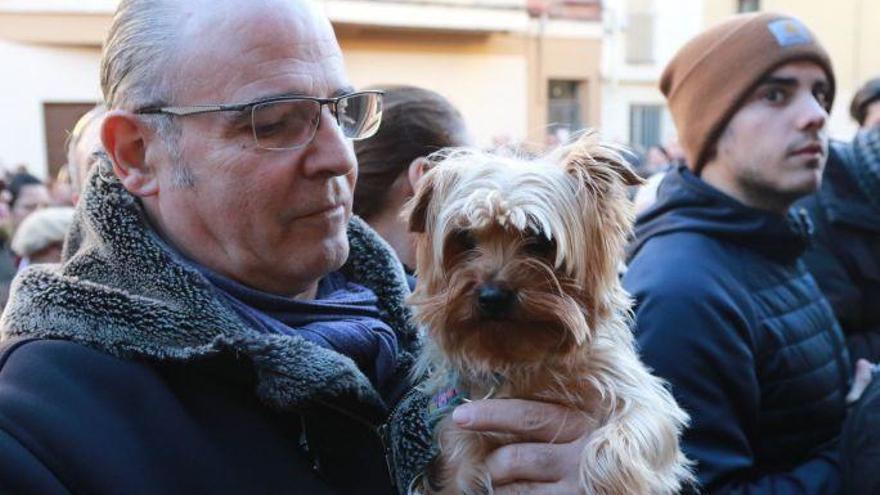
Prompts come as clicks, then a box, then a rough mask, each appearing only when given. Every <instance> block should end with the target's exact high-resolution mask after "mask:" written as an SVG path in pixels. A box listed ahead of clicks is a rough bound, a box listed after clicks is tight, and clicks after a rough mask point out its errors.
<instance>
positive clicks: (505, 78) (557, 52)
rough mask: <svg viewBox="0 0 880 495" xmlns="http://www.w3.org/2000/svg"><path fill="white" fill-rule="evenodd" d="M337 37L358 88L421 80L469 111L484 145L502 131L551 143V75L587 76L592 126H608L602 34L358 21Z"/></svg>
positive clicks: (585, 110)
mask: <svg viewBox="0 0 880 495" xmlns="http://www.w3.org/2000/svg"><path fill="white" fill-rule="evenodd" d="M337 35H338V37H339V40H340V45H341V46H342V50H343V53H344V55H345V59H346V64H347V68H348V72H349V76H350V77H351V78H352V80H353V82H354V83H355V85H357V86H361V85H368V84H378V83H392V84H414V85H418V86H423V87H426V88H429V89H432V90H434V91H437V92H438V93H440V94H442V95H444V96H446V97H447V98H449V99H450V101H452V102H453V103H454V104H455V105H456V107H458V108H459V110H461V112H462V114H463V115H464V117H465V119H466V120H467V122H468V124H469V125H470V127H471V131H472V133H473V134H474V137H475V138H476V140H477V143H478V144H480V145H488V144H490V143H491V142H492V141H493V138H495V137H499V136H504V137H508V138H511V139H513V140H517V141H519V140H527V141H530V142H534V143H541V142H543V139H544V133H545V131H546V126H547V94H546V92H547V84H548V80H550V79H571V80H580V81H585V82H586V83H587V84H586V87H585V88H586V90H587V92H588V93H587V95H586V98H585V105H584V107H583V108H582V115H583V116H584V120H585V122H586V123H588V124H589V125H590V126H599V125H600V124H601V122H600V119H601V108H602V107H601V85H600V77H599V64H600V56H601V41H600V40H598V39H589V38H584V37H581V38H574V39H560V38H553V37H548V38H545V39H544V40H543V41H542V42H539V41H538V40H537V38H536V37H533V36H528V35H523V34H500V33H496V34H479V33H448V32H434V33H424V32H415V31H395V30H375V29H365V28H357V27H351V26H342V27H339V28H337ZM539 52H541V53H542V54H543V55H542V56H541V57H539V56H538V53H539Z"/></svg>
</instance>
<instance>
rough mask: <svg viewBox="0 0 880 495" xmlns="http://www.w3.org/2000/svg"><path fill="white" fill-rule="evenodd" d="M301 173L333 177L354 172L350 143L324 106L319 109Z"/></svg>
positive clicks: (353, 158) (352, 150) (354, 164)
mask: <svg viewBox="0 0 880 495" xmlns="http://www.w3.org/2000/svg"><path fill="white" fill-rule="evenodd" d="M304 158H305V164H304V166H303V167H304V168H303V172H304V173H305V175H307V176H322V175H324V176H328V177H335V176H340V175H347V174H349V173H351V172H352V171H354V170H355V167H356V161H355V157H354V149H353V148H352V146H351V142H350V141H349V140H348V138H346V137H345V135H343V134H342V129H340V128H339V125H338V124H337V123H336V117H335V116H334V115H333V113H332V112H331V111H330V109H329V108H327V107H326V106H325V107H324V108H322V109H321V118H320V122H319V123H318V129H317V130H316V131H315V137H314V139H312V142H311V143H309V145H308V146H307V147H306V154H305V157H304Z"/></svg>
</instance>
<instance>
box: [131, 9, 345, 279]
mask: <svg viewBox="0 0 880 495" xmlns="http://www.w3.org/2000/svg"><path fill="white" fill-rule="evenodd" d="M269 3H274V4H275V6H276V7H277V6H281V8H275V9H269V8H267V7H266V5H265V4H263V5H262V7H254V8H245V9H244V12H240V11H241V10H242V9H241V7H240V5H241V4H236V5H239V6H238V7H236V6H235V5H233V4H235V2H218V4H219V5H218V8H217V10H216V12H214V13H213V15H205V17H204V18H203V19H202V20H201V21H199V22H198V23H197V24H195V25H192V26H189V28H190V29H191V31H190V32H189V33H186V34H188V36H186V37H185V38H184V39H188V40H189V43H191V44H190V45H189V47H188V48H187V49H186V50H185V51H184V54H183V56H182V58H181V59H180V60H179V61H178V62H177V64H176V66H177V67H178V68H179V71H178V73H177V74H176V75H175V77H176V78H177V80H180V81H192V83H187V84H182V85H181V86H179V87H180V88H182V90H180V91H178V92H177V94H176V96H175V100H176V101H174V102H173V104H175V105H191V104H205V103H225V104H234V103H244V102H250V101H254V100H257V99H260V98H265V97H270V96H281V95H305V96H316V97H332V96H336V95H338V94H344V93H348V92H351V91H352V88H351V87H350V85H349V83H348V80H347V78H346V75H345V70H344V67H343V62H342V55H341V53H340V50H339V47H338V44H337V42H336V39H335V37H334V35H333V32H332V30H331V29H330V26H329V23H328V22H327V21H326V20H325V19H323V18H321V17H320V16H318V15H316V14H315V13H313V12H311V11H309V10H307V9H306V8H305V7H303V5H302V4H297V5H294V4H293V2H269ZM248 5H250V4H248ZM233 8H234V9H237V10H238V11H239V12H223V10H224V9H233ZM249 116H250V113H249V111H248V112H247V114H246V115H245V116H244V117H245V118H238V117H241V116H240V115H239V114H238V113H236V112H222V113H210V114H203V115H197V116H189V117H185V118H180V119H178V120H177V124H178V125H179V126H180V128H181V135H180V138H179V140H178V146H177V149H178V150H179V153H178V154H177V158H175V153H174V152H173V151H171V152H168V150H167V149H166V150H164V151H163V150H161V149H160V150H158V151H157V152H156V153H155V155H152V154H151V150H150V149H147V150H146V152H145V153H146V159H147V162H148V165H149V162H150V160H154V162H155V167H156V170H157V174H158V179H159V193H158V194H157V195H156V196H150V197H147V198H144V202H145V205H146V206H147V209H148V211H149V212H150V214H151V218H152V220H153V222H154V223H156V224H157V227H159V229H160V231H161V232H162V233H163V234H164V235H165V236H166V237H168V238H169V240H170V241H171V242H172V243H173V244H174V245H175V246H176V247H177V248H179V249H181V250H182V251H183V252H184V254H186V255H187V256H189V257H191V258H192V259H194V260H196V261H197V262H199V263H201V264H203V265H206V266H208V267H209V268H211V269H213V270H215V271H217V272H219V273H221V274H224V275H226V276H229V277H231V278H233V279H235V280H237V281H239V282H242V283H244V284H245V285H249V286H251V287H254V288H257V289H260V290H263V291H267V292H272V293H278V294H287V295H302V294H303V293H305V292H307V291H309V290H310V289H312V288H313V287H314V285H315V283H316V282H317V280H319V279H320V278H321V277H322V276H324V275H325V274H327V273H328V272H330V271H333V270H335V269H337V268H339V267H340V266H341V265H342V264H343V263H344V262H345V260H346V258H347V256H348V238H347V235H346V225H347V222H348V220H349V218H350V216H351V202H352V190H353V188H354V183H355V179H356V176H357V167H356V162H355V158H354V152H353V149H352V146H351V143H350V142H349V141H348V140H347V139H346V138H345V137H344V136H343V135H342V133H341V131H340V130H339V128H338V126H337V125H336V123H335V119H334V118H333V116H332V115H331V113H330V111H329V110H328V108H327V107H326V106H325V107H324V109H323V111H322V114H321V122H320V126H319V127H318V130H317V132H316V134H315V137H314V139H313V141H312V142H311V144H309V145H307V146H305V147H302V148H299V149H293V150H284V151H267V150H263V149H260V148H258V147H257V146H256V143H255V142H254V137H253V134H252V131H251V126H250V118H249ZM172 118H173V117H172ZM173 148H174V147H173V146H172V147H171V149H172V150H173ZM175 162H176V163H175ZM181 166H182V167H184V168H185V169H186V170H188V173H184V174H182V173H181V171H180V167H181Z"/></svg>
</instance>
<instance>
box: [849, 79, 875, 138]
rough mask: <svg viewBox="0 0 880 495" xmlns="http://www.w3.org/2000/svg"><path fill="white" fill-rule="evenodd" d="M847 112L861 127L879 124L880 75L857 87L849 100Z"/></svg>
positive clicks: (865, 127) (866, 127)
mask: <svg viewBox="0 0 880 495" xmlns="http://www.w3.org/2000/svg"><path fill="white" fill-rule="evenodd" d="M849 114H850V115H851V116H852V118H853V120H855V121H856V122H857V123H858V124H859V127H861V128H862V129H868V128H871V127H875V126H880V77H877V78H874V79H871V80H869V81H868V82H866V83H865V84H864V85H862V87H861V88H859V90H858V91H857V92H856V94H855V96H853V99H852V102H850V105H849Z"/></svg>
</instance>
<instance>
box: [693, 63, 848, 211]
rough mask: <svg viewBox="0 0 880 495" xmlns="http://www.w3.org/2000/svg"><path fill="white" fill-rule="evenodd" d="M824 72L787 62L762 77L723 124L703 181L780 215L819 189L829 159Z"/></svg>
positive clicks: (812, 65) (810, 65) (827, 90)
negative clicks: (801, 198) (734, 112)
mask: <svg viewBox="0 0 880 495" xmlns="http://www.w3.org/2000/svg"><path fill="white" fill-rule="evenodd" d="M830 92H831V85H830V83H829V81H828V77H827V75H826V74H825V71H823V70H822V68H821V67H819V66H818V65H816V64H815V63H812V62H791V63H788V64H785V65H783V66H781V67H779V68H778V69H777V70H775V71H773V72H772V73H770V74H769V75H768V76H766V77H764V79H762V81H761V82H760V83H759V85H758V86H757V88H755V90H754V91H752V93H751V94H750V95H749V96H748V97H747V98H746V100H745V102H744V103H743V105H742V107H740V109H739V111H737V113H736V114H734V116H733V118H732V119H731V120H730V122H729V123H728V124H727V127H726V128H725V130H724V132H723V133H722V134H721V137H719V139H718V142H717V145H716V154H715V157H714V158H713V159H712V160H711V161H709V162H708V163H707V164H706V166H705V168H704V169H703V178H704V180H706V181H707V182H709V183H711V184H713V185H715V186H716V187H718V188H719V189H721V190H722V191H724V192H726V193H727V194H729V195H731V196H733V197H734V198H736V199H738V200H739V201H741V202H742V203H744V204H746V205H748V206H752V207H755V208H761V209H766V210H771V211H775V212H778V213H784V212H785V211H786V210H787V209H788V208H789V206H791V204H792V203H793V202H794V201H795V200H797V199H798V198H800V197H802V196H805V195H807V194H810V193H812V192H814V191H816V190H817V189H818V188H819V184H820V182H821V178H822V170H823V168H824V166H825V160H826V158H827V156H828V135H827V132H826V130H825V123H826V120H827V119H828V112H827V111H826V110H825V106H826V105H827V103H828V99H829V98H830V96H831V93H830Z"/></svg>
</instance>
